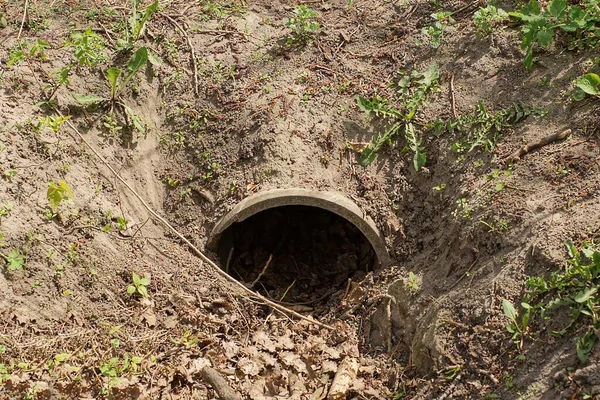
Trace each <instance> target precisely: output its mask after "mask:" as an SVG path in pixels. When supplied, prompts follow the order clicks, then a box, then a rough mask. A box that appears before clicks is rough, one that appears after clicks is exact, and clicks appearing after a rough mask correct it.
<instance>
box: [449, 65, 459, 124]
mask: <svg viewBox="0 0 600 400" xmlns="http://www.w3.org/2000/svg"><path fill="white" fill-rule="evenodd" d="M450 105H451V106H452V115H453V116H454V119H456V118H458V114H457V113H456V100H455V99H454V72H452V75H451V76H450Z"/></svg>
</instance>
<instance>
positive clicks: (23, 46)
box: [6, 39, 50, 67]
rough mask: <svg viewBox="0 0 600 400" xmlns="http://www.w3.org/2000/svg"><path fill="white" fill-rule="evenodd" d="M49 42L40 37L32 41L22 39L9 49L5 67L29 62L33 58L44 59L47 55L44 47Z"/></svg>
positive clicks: (46, 46)
mask: <svg viewBox="0 0 600 400" xmlns="http://www.w3.org/2000/svg"><path fill="white" fill-rule="evenodd" d="M49 45H50V44H49V43H48V42H45V41H43V40H40V39H36V40H35V41H34V42H33V43H29V42H28V41H26V40H22V41H21V42H19V43H18V44H16V45H15V46H14V47H12V48H11V49H10V50H9V53H8V60H7V61H6V66H7V67H12V66H15V65H18V64H20V63H21V62H23V61H25V62H27V63H28V64H30V63H31V62H32V61H34V60H37V61H39V60H45V59H46V58H47V57H48V55H47V54H46V49H47V48H48V46H49Z"/></svg>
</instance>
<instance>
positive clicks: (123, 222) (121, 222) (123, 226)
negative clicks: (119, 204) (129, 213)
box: [117, 216, 129, 231]
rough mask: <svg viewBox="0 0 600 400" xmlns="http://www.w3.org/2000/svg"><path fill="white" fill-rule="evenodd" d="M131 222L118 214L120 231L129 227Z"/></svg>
mask: <svg viewBox="0 0 600 400" xmlns="http://www.w3.org/2000/svg"><path fill="white" fill-rule="evenodd" d="M128 223H129V221H127V220H126V219H125V218H123V217H121V216H118V217H117V224H118V225H119V231H124V230H125V229H127V224H128Z"/></svg>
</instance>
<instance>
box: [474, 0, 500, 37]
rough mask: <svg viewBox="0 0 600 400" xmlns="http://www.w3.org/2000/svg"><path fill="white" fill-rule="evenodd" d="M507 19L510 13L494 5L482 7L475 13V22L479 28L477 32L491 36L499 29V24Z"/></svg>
mask: <svg viewBox="0 0 600 400" xmlns="http://www.w3.org/2000/svg"><path fill="white" fill-rule="evenodd" d="M507 20H508V13H507V12H506V11H504V10H503V9H501V8H499V7H496V6H492V5H487V6H485V7H480V8H479V10H477V11H475V13H474V14H473V23H474V24H475V27H476V28H477V32H478V33H479V34H480V35H483V36H490V35H491V34H493V33H494V32H496V31H497V30H498V26H500V25H501V24H502V23H504V22H505V21H507Z"/></svg>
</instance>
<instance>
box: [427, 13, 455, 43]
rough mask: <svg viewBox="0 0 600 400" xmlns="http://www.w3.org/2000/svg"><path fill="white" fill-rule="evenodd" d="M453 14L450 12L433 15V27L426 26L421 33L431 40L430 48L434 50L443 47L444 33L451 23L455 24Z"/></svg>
mask: <svg viewBox="0 0 600 400" xmlns="http://www.w3.org/2000/svg"><path fill="white" fill-rule="evenodd" d="M451 15H452V13H450V12H448V11H441V12H437V13H433V14H431V18H433V20H434V23H433V25H430V26H426V27H424V28H423V29H422V30H421V33H422V34H423V35H425V36H427V37H428V38H429V46H430V47H431V48H432V49H437V48H438V47H440V46H441V45H442V40H443V38H444V31H445V30H446V27H447V26H448V24H449V23H453V22H454V19H453V18H452V16H451Z"/></svg>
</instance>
